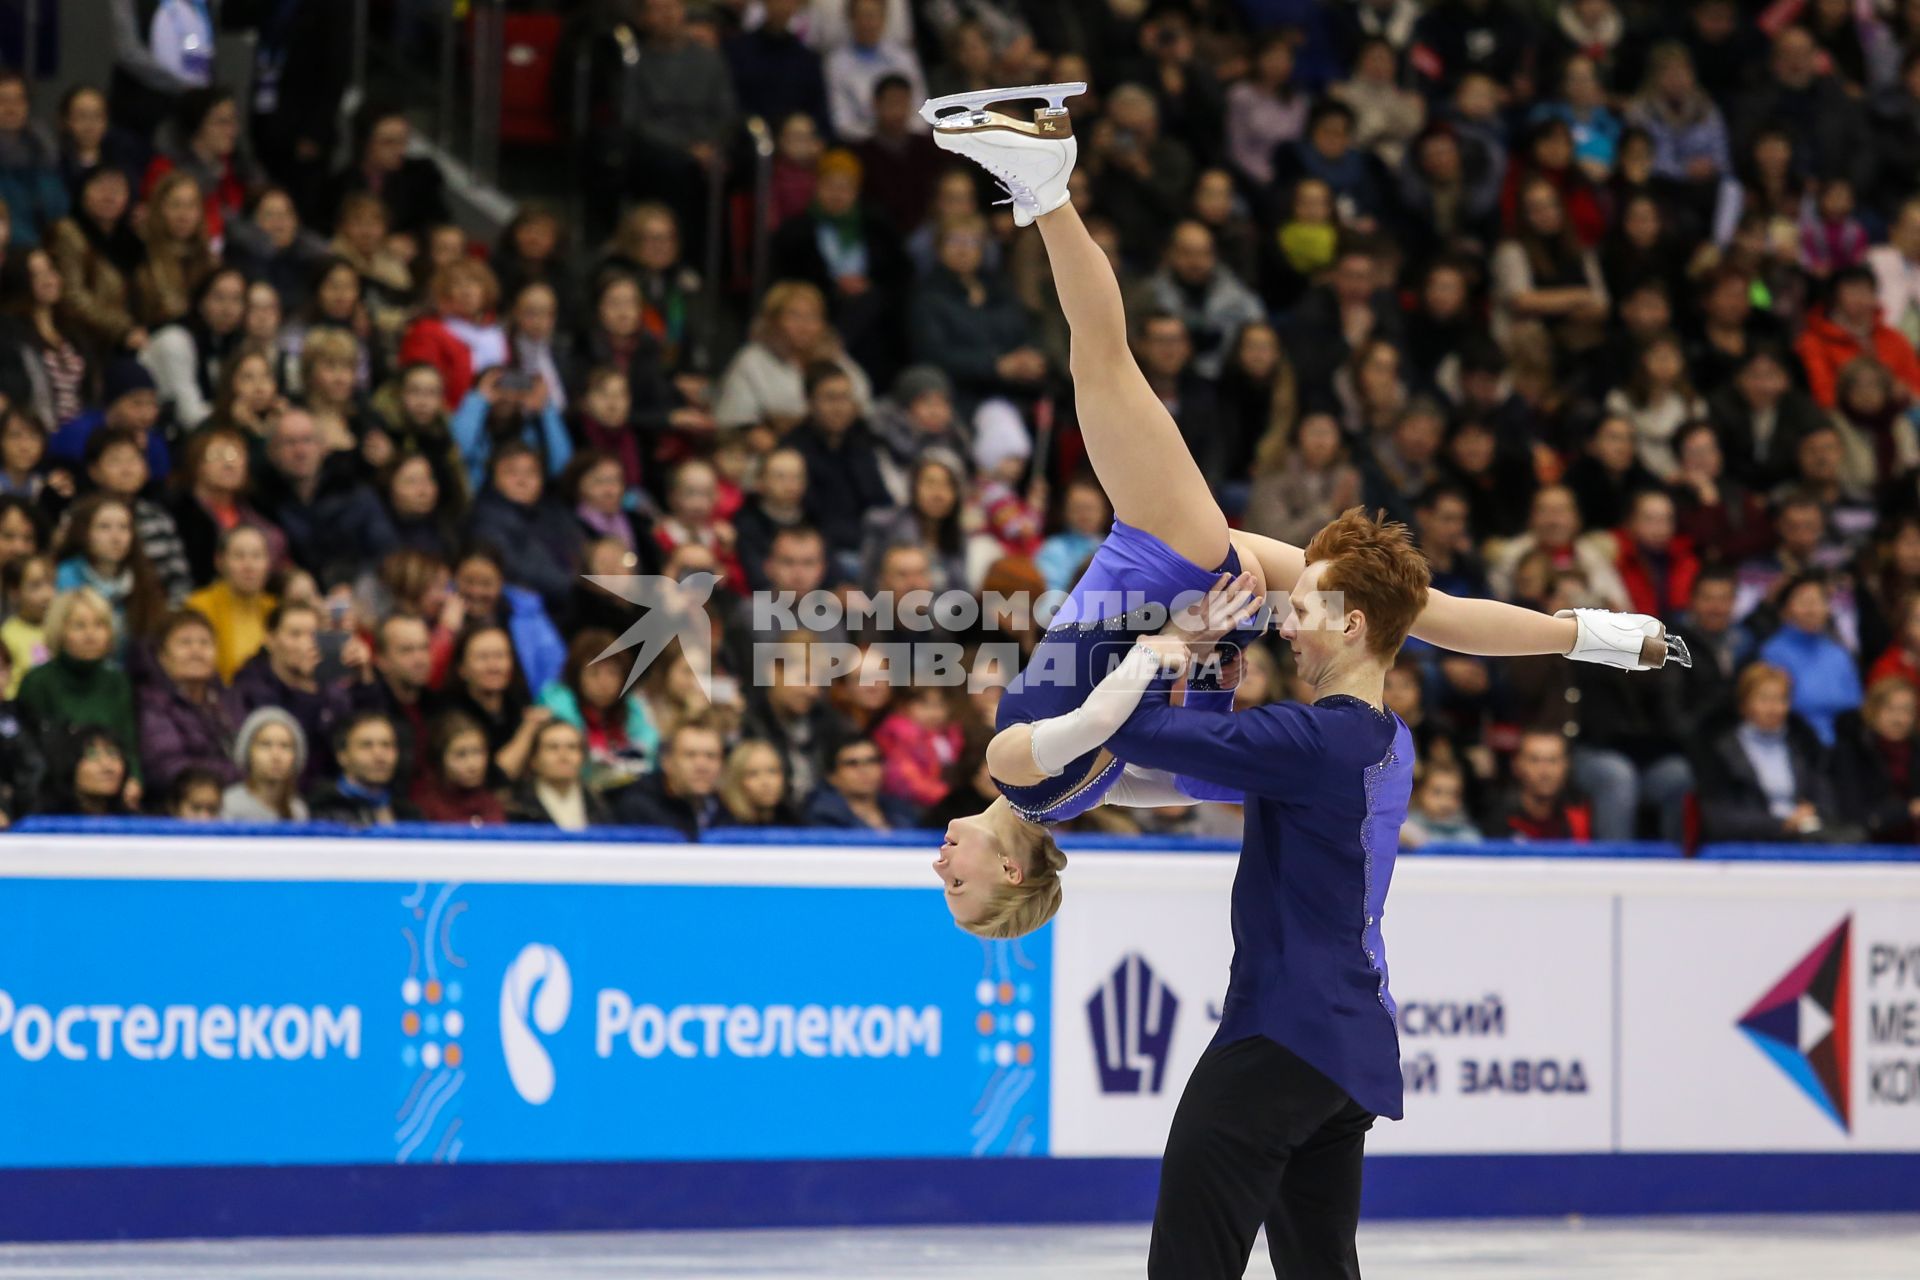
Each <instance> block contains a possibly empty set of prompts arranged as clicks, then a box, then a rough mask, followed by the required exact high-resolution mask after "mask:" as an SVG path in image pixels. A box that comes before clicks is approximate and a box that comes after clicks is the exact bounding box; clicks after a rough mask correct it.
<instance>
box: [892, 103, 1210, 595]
mask: <svg viewBox="0 0 1920 1280" xmlns="http://www.w3.org/2000/svg"><path fill="white" fill-rule="evenodd" d="M1085 89H1086V86H1085V85H1039V86H1028V87H1024V88H1016V89H1006V90H1002V91H998V92H995V93H992V94H987V93H974V94H957V95H954V96H953V97H951V98H936V99H934V100H933V101H931V102H929V103H927V104H926V106H925V107H923V108H922V109H921V114H922V115H924V116H925V117H926V118H927V120H928V121H929V122H931V123H932V124H933V126H934V130H933V134H934V141H935V142H937V143H939V145H940V146H941V147H942V148H944V149H945V150H947V151H951V152H953V153H955V154H956V155H963V156H966V157H967V158H968V159H970V160H972V161H974V162H975V163H976V164H979V165H980V166H981V167H982V168H984V169H986V170H987V171H988V172H989V173H991V174H993V175H994V176H995V177H996V178H998V179H1000V181H1001V183H1002V184H1003V185H1004V186H1005V187H1006V188H1007V191H1008V193H1009V194H1010V195H1011V196H1012V197H1013V206H1014V220H1015V221H1016V222H1018V223H1020V224H1021V225H1022V226H1025V225H1027V224H1028V223H1031V222H1037V223H1038V224H1039V226H1040V234H1041V235H1042V236H1043V237H1044V238H1045V240H1046V244H1047V257H1048V258H1049V259H1050V260H1051V262H1052V264H1053V279H1054V285H1055V287H1056V289H1057V290H1058V292H1059V295H1060V305H1061V309H1062V310H1064V311H1065V312H1066V315H1067V326H1068V328H1069V329H1070V330H1071V333H1072V364H1073V390H1074V399H1075V403H1076V405H1077V407H1078V412H1079V419H1080V431H1081V434H1082V435H1083V436H1084V437H1085V439H1086V445H1087V456H1088V458H1089V459H1090V460H1091V461H1092V463H1093V470H1094V474H1095V475H1097V476H1098V477H1099V479H1100V483H1101V485H1102V486H1103V487H1104V488H1105V489H1106V491H1107V496H1108V498H1109V499H1110V500H1111V501H1112V503H1113V511H1114V514H1115V515H1116V516H1118V517H1119V518H1120V519H1121V520H1124V521H1125V522H1126V523H1128V524H1130V525H1133V526H1134V527H1136V528H1138V529H1142V530H1144V531H1145V532H1147V533H1150V534H1152V535H1153V536H1154V537H1156V538H1158V539H1160V541H1162V542H1164V543H1166V544H1167V546H1169V547H1171V548H1172V549H1173V550H1174V551H1175V552H1176V553H1178V554H1179V555H1181V556H1184V557H1185V558H1187V559H1188V560H1191V561H1192V562H1194V563H1195V564H1198V565H1202V566H1204V567H1207V568H1212V567H1214V566H1216V565H1219V564H1220V563H1221V562H1222V561H1224V560H1225V559H1226V556H1227V550H1228V542H1227V520H1226V517H1225V516H1224V515H1222V514H1221V512H1220V506H1219V503H1217V502H1216V501H1215V500H1214V496H1213V490H1212V489H1210V488H1209V487H1208V485H1207V482H1206V478H1205V477H1204V476H1202V475H1201V474H1200V468H1199V466H1198V465H1197V464H1196V463H1195V462H1194V460H1193V455H1192V454H1190V453H1189V452H1188V451H1187V444H1186V441H1185V440H1184V439H1183V438H1182V437H1181V435H1180V428H1179V426H1178V425H1177V424H1175V422H1174V420H1173V415H1171V414H1169V413H1168V412H1167V409H1166V406H1165V405H1163V404H1161V403H1160V397H1159V396H1157V395H1155V394H1154V392H1153V388H1152V387H1151V386H1150V385H1148V383H1147V378H1146V375H1145V374H1144V373H1142V372H1141V371H1140V366H1139V365H1138V364H1136V363H1134V359H1133V350H1132V348H1131V347H1130V346H1129V344H1128V341H1127V338H1128V334H1127V315H1126V308H1125V307H1124V305H1123V304H1122V303H1121V300H1120V283H1119V281H1118V280H1116V279H1115V278H1114V274H1113V267H1112V265H1111V264H1110V263H1108V261H1107V257H1106V254H1105V253H1103V252H1101V249H1100V246H1099V245H1097V244H1095V243H1094V240H1093V237H1092V236H1091V235H1089V234H1088V233H1087V228H1086V226H1085V224H1083V223H1082V222H1081V221H1080V215H1079V214H1078V213H1076V212H1075V211H1074V208H1073V205H1072V204H1071V203H1070V202H1068V200H1067V198H1066V186H1067V178H1068V175H1070V174H1071V173H1072V172H1073V162H1074V159H1075V157H1076V155H1077V144H1076V143H1075V141H1074V139H1073V136H1072V123H1071V121H1070V120H1069V119H1068V117H1067V114H1066V112H1065V110H1064V109H1063V108H1062V107H1061V106H1060V103H1061V102H1062V101H1063V100H1064V99H1065V98H1067V97H1071V96H1073V95H1074V94H1076V93H1081V92H1084V91H1085ZM1027 99H1045V100H1046V101H1047V102H1048V103H1049V106H1048V107H1047V108H1046V109H1043V110H1040V111H1037V112H1025V111H1014V110H1013V109H1012V108H1011V107H1010V105H1009V104H1012V103H1016V102H1021V101H1023V100H1027ZM988 106H997V107H999V108H1000V110H997V111H989V110H985V109H984V108H986V107H988ZM1002 112H1010V113H1009V114H1002Z"/></svg>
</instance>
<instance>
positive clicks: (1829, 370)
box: [1793, 307, 1920, 409]
mask: <svg viewBox="0 0 1920 1280" xmlns="http://www.w3.org/2000/svg"><path fill="white" fill-rule="evenodd" d="M1793 349H1794V350H1795V351H1796V352H1798V353H1799V356H1800V363H1801V364H1803V365H1805V366H1806V368H1807V390H1808V391H1809V392H1811V393H1812V395H1813V398H1814V399H1815V400H1817V401H1819V403H1820V407H1821V408H1823V409H1831V408H1833V401H1834V397H1835V395H1836V394H1837V393H1838V388H1839V384H1840V371H1841V370H1842V369H1844V368H1846V367H1847V366H1848V365H1849V364H1851V363H1853V362H1854V361H1855V360H1858V359H1859V358H1860V357H1861V356H1872V357H1873V358H1874V359H1876V360H1878V361H1879V362H1880V363H1881V364H1883V365H1885V366H1887V369H1888V370H1889V371H1890V372H1891V373H1892V374H1893V376H1894V380H1895V381H1897V382H1899V383H1900V384H1901V385H1902V386H1904V387H1906V389H1907V390H1908V391H1910V392H1912V393H1913V394H1914V395H1916V396H1920V356H1915V355H1914V352H1913V344H1912V343H1910V342H1908V341H1907V340H1906V338H1905V337H1904V336H1903V335H1902V334H1901V333H1900V331H1899V330H1898V329H1895V328H1892V327H1891V326H1889V325H1887V324H1885V323H1883V322H1881V321H1879V320H1876V321H1874V323H1873V346H1872V350H1868V349H1867V348H1866V347H1864V346H1862V345H1861V342H1860V339H1858V338H1856V337H1854V336H1853V334H1852V333H1850V332H1848V331H1847V330H1845V329H1843V328H1841V327H1840V326H1839V324H1837V323H1836V322H1835V321H1834V320H1833V318H1832V317H1831V316H1829V315H1828V314H1827V311H1826V308H1825V307H1815V308H1814V309H1813V310H1812V311H1811V312H1809V313H1808V315H1807V327H1806V329H1805V330H1804V331H1803V332H1802V333H1801V334H1800V338H1799V340H1798V341H1797V342H1795V343H1794V344H1793Z"/></svg>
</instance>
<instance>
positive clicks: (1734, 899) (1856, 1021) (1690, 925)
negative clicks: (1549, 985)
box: [1620, 884, 1920, 1151]
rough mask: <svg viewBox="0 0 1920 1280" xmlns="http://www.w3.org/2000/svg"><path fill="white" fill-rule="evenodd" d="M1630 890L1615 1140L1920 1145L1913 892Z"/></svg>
mask: <svg viewBox="0 0 1920 1280" xmlns="http://www.w3.org/2000/svg"><path fill="white" fill-rule="evenodd" d="M1702 906H1703V904H1702V903H1701V902H1700V901H1699V900H1698V899H1687V898H1665V899H1662V898H1645V897H1630V898H1628V899H1627V901H1626V903H1625V907H1624V912H1623V921H1622V924H1623V929H1622V936H1621V961H1622V966H1621V971H1622V988H1621V1012H1622V1018H1621V1044H1620V1051H1621V1067H1622V1071H1623V1073H1624V1076H1625V1079H1626V1080H1627V1082H1628V1088H1627V1089H1626V1090H1625V1092H1624V1095H1623V1097H1622V1115H1621V1139H1622V1145H1623V1146H1624V1147H1625V1148H1627V1149H1630V1150H1635V1151H1848V1150H1858V1151H1866V1150H1900V1151H1920V898H1916V897H1914V896H1912V895H1911V894H1909V895H1905V896H1891V897H1890V896H1887V895H1886V894H1884V893H1883V892H1876V891H1874V890H1873V888H1871V887H1869V886H1868V885H1865V884H1861V885H1859V886H1858V887H1856V888H1852V889H1849V888H1848V887H1847V886H1846V885H1844V884H1834V885H1830V886H1821V885H1808V886H1801V887H1798V888H1796V890H1795V892H1793V893H1791V894H1790V895H1783V894H1779V893H1777V892H1776V893H1769V894H1765V895H1756V894H1753V893H1740V892H1737V891H1736V892H1732V893H1728V894H1724V895H1721V896H1718V897H1716V898H1715V899H1714V901H1713V903H1712V909H1711V910H1710V911H1708V910H1702Z"/></svg>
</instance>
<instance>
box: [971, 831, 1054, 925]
mask: <svg viewBox="0 0 1920 1280" xmlns="http://www.w3.org/2000/svg"><path fill="white" fill-rule="evenodd" d="M1008 815H1009V816H1010V817H1011V818H1012V819H1013V822H1014V830H1015V831H1016V832H1017V833H1018V834H1017V836H1016V837H1015V840H1016V841H1017V843H1018V844H1019V845H1020V847H1018V848H1014V849H1010V850H1008V855H1009V856H1010V857H1012V858H1013V859H1014V860H1015V861H1017V862H1018V863H1019V864H1020V865H1021V867H1022V868H1023V869H1024V873H1025V874H1024V875H1023V876H1022V878H1021V880H1020V883H1019V884H1003V885H1001V886H1000V887H999V888H998V889H996V890H995V891H994V894H993V897H992V898H990V899H989V900H988V902H987V913H986V914H985V915H983V916H981V917H980V918H979V919H978V920H974V921H970V922H962V923H961V925H960V927H961V928H962V929H965V930H966V931H967V932H968V933H971V934H973V935H975V936H976V937H981V938H1020V937H1025V936H1026V935H1027V934H1029V933H1032V932H1033V931H1034V930H1036V929H1038V928H1040V926H1042V925H1044V924H1045V923H1046V922H1047V921H1049V920H1051V919H1053V914H1054V912H1056V911H1058V910H1059V909H1060V898H1061V888H1060V873H1061V872H1062V871H1065V870H1066V869H1067V855H1066V854H1064V853H1062V852H1060V846H1059V845H1057V844H1055V843H1054V842H1053V833H1052V832H1051V831H1048V830H1047V829H1046V828H1045V827H1043V826H1041V825H1040V824H1039V823H1037V822H1028V821H1027V820H1026V819H1025V818H1022V817H1020V816H1019V815H1018V814H1015V813H1013V812H1012V810H1011V809H1009V810H1008Z"/></svg>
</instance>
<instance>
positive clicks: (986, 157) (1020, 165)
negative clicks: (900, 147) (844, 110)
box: [920, 83, 1087, 227]
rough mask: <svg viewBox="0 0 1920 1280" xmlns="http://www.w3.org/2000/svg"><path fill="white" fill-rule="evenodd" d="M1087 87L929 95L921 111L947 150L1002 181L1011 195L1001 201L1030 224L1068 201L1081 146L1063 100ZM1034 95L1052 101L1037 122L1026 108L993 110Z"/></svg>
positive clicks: (1022, 223)
mask: <svg viewBox="0 0 1920 1280" xmlns="http://www.w3.org/2000/svg"><path fill="white" fill-rule="evenodd" d="M1086 91H1087V86H1086V85H1084V84H1079V83H1074V84H1034V85H1025V86H1022V87H1020V88H1014V89H983V90H980V91H979V92H976V93H955V94H949V95H948V96H946V97H944V98H930V99H928V100H927V101H926V102H925V103H923V104H922V105H921V107H920V115H921V117H922V118H923V119H925V120H926V122H927V123H928V124H930V125H932V126H933V140H934V141H935V142H936V143H938V144H939V145H940V147H941V148H942V149H943V150H946V151H951V152H953V153H954V154H955V155H958V156H965V157H966V158H967V159H969V160H971V161H973V162H974V163H975V164H977V165H979V166H980V167H981V168H983V169H985V170H986V171H987V172H988V173H990V174H992V175H993V176H994V177H996V178H998V179H999V180H1000V185H1001V186H1003V187H1005V188H1006V190H1007V196H1008V199H1007V200H1003V201H1001V203H1002V204H1011V205H1013V220H1014V222H1016V223H1017V224H1019V225H1020V226H1023V227H1024V226H1027V225H1029V224H1030V223H1032V221H1033V220H1034V219H1035V218H1037V217H1039V216H1040V215H1041V214H1043V213H1052V212H1053V211H1054V210H1055V209H1058V208H1059V207H1060V206H1061V205H1063V204H1065V203H1066V202H1067V179H1068V178H1069V177H1070V176H1072V174H1073V162H1074V160H1075V159H1077V158H1078V157H1079V154H1080V144H1079V143H1077V142H1075V141H1074V139H1073V118H1072V117H1071V116H1069V115H1068V114H1067V109H1066V107H1065V106H1064V105H1063V104H1064V103H1065V102H1066V100H1067V99H1068V98H1071V97H1073V96H1075V95H1076V94H1082V93H1085V92H1086ZM1029 99H1035V100H1043V101H1045V102H1046V104H1047V105H1046V106H1044V107H1042V108H1041V109H1039V110H1038V111H1035V112H1034V113H1033V117H1032V119H1031V120H1028V119H1025V118H1024V116H1025V113H1024V112H1020V113H1019V114H1015V115H1006V114H1003V113H1002V112H999V111H989V110H988V109H987V108H988V107H991V106H994V105H996V104H1006V103H1015V102H1023V101H1027V100H1029Z"/></svg>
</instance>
